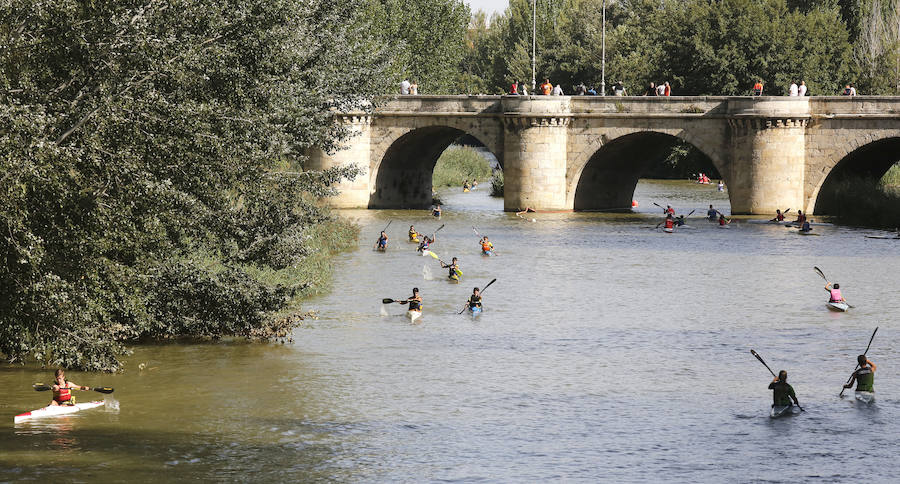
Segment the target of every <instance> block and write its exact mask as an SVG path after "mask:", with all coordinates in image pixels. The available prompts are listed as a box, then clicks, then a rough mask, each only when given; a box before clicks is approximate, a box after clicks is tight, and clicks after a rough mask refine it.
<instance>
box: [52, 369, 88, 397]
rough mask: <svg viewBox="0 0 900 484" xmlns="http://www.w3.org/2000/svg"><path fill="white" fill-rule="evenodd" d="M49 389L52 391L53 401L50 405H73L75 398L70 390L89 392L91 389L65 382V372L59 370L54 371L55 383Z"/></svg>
mask: <svg viewBox="0 0 900 484" xmlns="http://www.w3.org/2000/svg"><path fill="white" fill-rule="evenodd" d="M50 389H51V390H53V400H52V401H51V402H50V405H75V396H74V395H72V390H90V389H91V387H83V386H81V385H78V384H76V383H72V382H70V381H66V372H65V371H63V369H62V368H59V369H57V370H56V383H54V384H53V386H52V387H50Z"/></svg>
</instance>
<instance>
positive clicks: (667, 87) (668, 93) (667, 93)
mask: <svg viewBox="0 0 900 484" xmlns="http://www.w3.org/2000/svg"><path fill="white" fill-rule="evenodd" d="M671 95H672V86H670V85H669V81H666V84H665V89H664V91H663V96H671Z"/></svg>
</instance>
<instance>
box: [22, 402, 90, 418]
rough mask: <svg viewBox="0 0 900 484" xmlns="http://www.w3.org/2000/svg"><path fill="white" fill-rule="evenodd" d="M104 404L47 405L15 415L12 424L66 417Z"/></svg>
mask: <svg viewBox="0 0 900 484" xmlns="http://www.w3.org/2000/svg"><path fill="white" fill-rule="evenodd" d="M104 404H106V402H105V401H103V400H96V401H93V402H85V403H76V404H75V405H48V406H46V407H43V408H39V409H37V410H32V411H30V412H25V413H20V414H19V415H16V417H15V419H14V422H15V423H19V422H22V421H24V420H30V419H33V418H44V417H55V416H57V415H66V414H70V413H75V412H80V411H81V410H87V409H89V408H96V407H102V406H103V405H104Z"/></svg>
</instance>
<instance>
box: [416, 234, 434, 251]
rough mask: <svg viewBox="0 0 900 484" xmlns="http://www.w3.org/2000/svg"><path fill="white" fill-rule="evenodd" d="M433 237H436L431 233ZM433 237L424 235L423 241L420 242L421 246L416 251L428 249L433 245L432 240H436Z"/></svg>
mask: <svg viewBox="0 0 900 484" xmlns="http://www.w3.org/2000/svg"><path fill="white" fill-rule="evenodd" d="M431 237H434V234H431ZM431 237H429V236H427V235H424V236H422V242H419V248H417V249H416V251H417V252H425V251H426V250H428V248H429V247H431V244H432V242H434V239H432V238H431Z"/></svg>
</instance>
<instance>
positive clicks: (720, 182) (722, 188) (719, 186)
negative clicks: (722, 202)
mask: <svg viewBox="0 0 900 484" xmlns="http://www.w3.org/2000/svg"><path fill="white" fill-rule="evenodd" d="M716 190H718V191H720V192H724V191H725V183H724V182H722V180H719V184H718V185H717V186H716Z"/></svg>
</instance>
